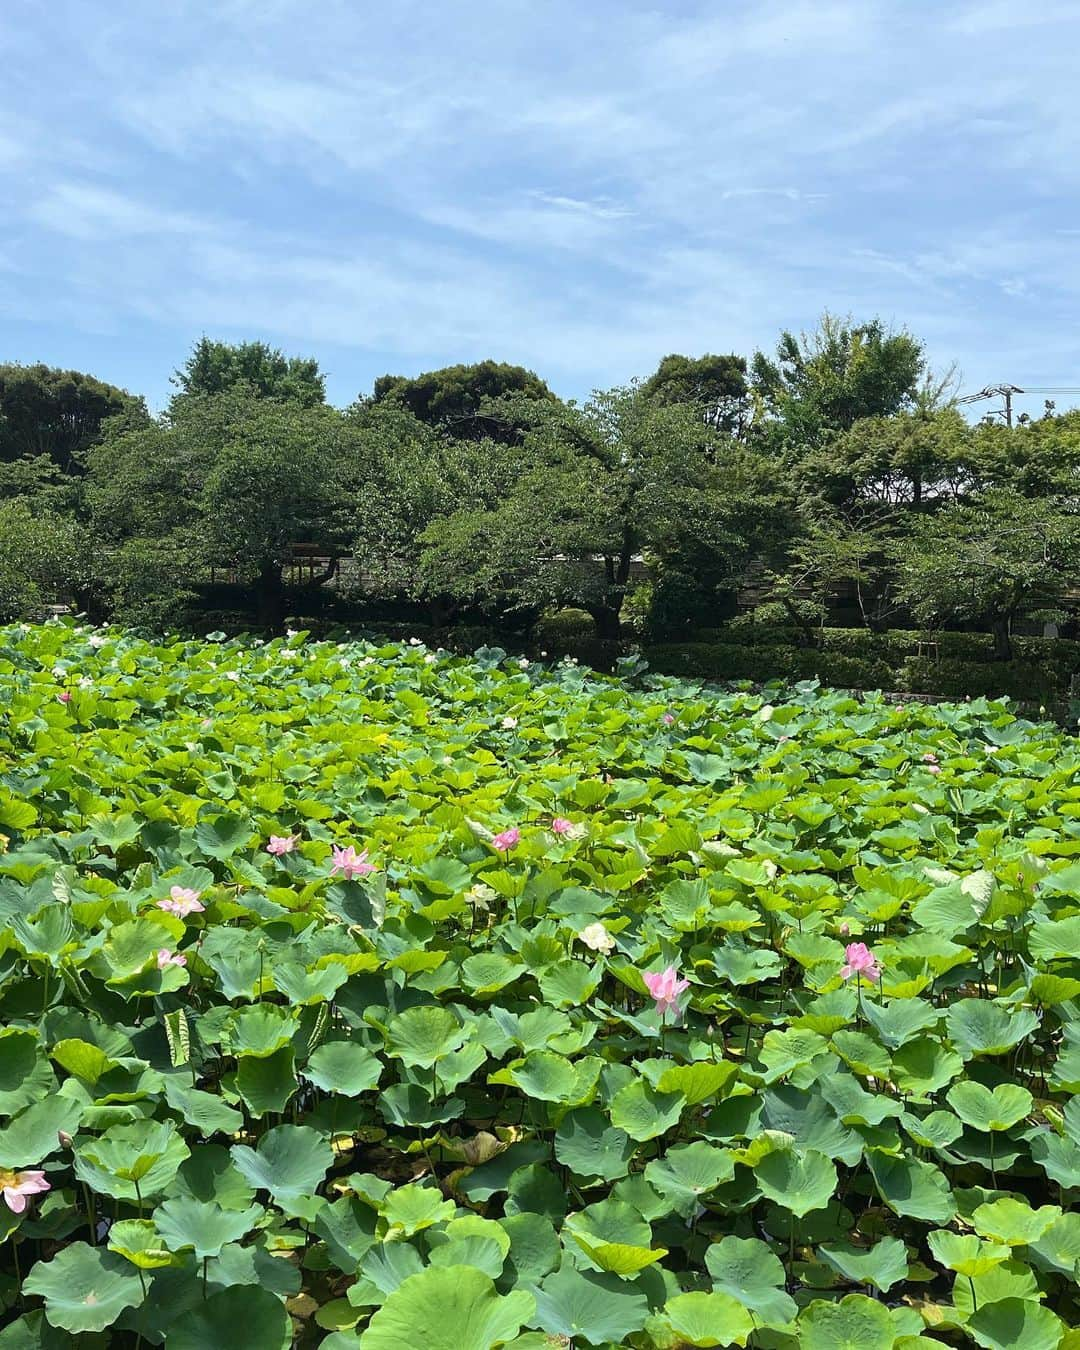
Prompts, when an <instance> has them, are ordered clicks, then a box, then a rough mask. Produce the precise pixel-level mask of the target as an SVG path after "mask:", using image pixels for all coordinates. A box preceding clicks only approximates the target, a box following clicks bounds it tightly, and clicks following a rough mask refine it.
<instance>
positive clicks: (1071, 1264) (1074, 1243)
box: [1031, 1210, 1080, 1276]
mask: <svg viewBox="0 0 1080 1350" xmlns="http://www.w3.org/2000/svg"><path fill="white" fill-rule="evenodd" d="M1031 1255H1032V1257H1033V1258H1034V1259H1035V1261H1036V1262H1037V1263H1038V1265H1039V1266H1040V1268H1041V1269H1043V1270H1056V1271H1058V1272H1059V1273H1060V1274H1062V1275H1069V1276H1071V1275H1073V1274H1074V1273H1075V1271H1076V1263H1077V1262H1078V1261H1080V1214H1078V1213H1076V1211H1075V1210H1070V1211H1069V1212H1068V1213H1066V1214H1063V1215H1062V1216H1061V1218H1059V1219H1055V1220H1054V1222H1053V1223H1052V1224H1051V1225H1050V1227H1049V1228H1048V1229H1047V1230H1046V1232H1045V1233H1044V1234H1043V1235H1042V1237H1041V1238H1039V1239H1038V1240H1037V1241H1036V1242H1034V1243H1033V1244H1032V1247H1031Z"/></svg>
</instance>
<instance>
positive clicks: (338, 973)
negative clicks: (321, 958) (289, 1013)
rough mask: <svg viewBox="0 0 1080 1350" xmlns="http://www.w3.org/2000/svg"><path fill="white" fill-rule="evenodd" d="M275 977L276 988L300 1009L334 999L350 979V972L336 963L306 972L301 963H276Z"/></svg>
mask: <svg viewBox="0 0 1080 1350" xmlns="http://www.w3.org/2000/svg"><path fill="white" fill-rule="evenodd" d="M273 977H274V987H275V988H276V989H280V991H281V992H282V993H283V994H284V995H285V997H286V998H287V999H288V1000H289V1002H290V1003H292V1004H295V1005H296V1006H298V1007H299V1006H302V1005H303V1004H309V1003H325V1002H327V1001H328V1000H330V999H332V998H333V997H334V995H335V994H336V993H337V991H338V990H339V989H340V988H341V986H342V985H343V984H344V983H345V981H346V980H347V979H348V978H349V972H348V970H347V969H346V967H345V966H344V965H343V964H341V963H339V962H336V961H335V962H334V963H333V964H332V965H328V966H323V967H322V968H321V969H319V970H305V969H304V967H303V966H302V965H301V964H300V962H299V961H275V962H274V970H273Z"/></svg>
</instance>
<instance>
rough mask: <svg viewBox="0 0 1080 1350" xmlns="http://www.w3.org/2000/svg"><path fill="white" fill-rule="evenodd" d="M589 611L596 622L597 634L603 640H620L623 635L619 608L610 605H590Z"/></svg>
mask: <svg viewBox="0 0 1080 1350" xmlns="http://www.w3.org/2000/svg"><path fill="white" fill-rule="evenodd" d="M588 612H589V614H590V615H591V616H592V621H593V623H594V624H596V636H597V637H598V638H600V639H601V641H603V642H618V641H619V638H620V637H621V636H622V626H621V624H620V621H619V611H618V609H615V608H612V607H611V606H610V605H590V606H588Z"/></svg>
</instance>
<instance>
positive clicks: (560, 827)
mask: <svg viewBox="0 0 1080 1350" xmlns="http://www.w3.org/2000/svg"><path fill="white" fill-rule="evenodd" d="M551 833H552V834H558V835H564V834H573V833H574V822H573V821H572V820H567V819H566V817H565V816H556V817H555V819H554V820H553V821H552V822H551Z"/></svg>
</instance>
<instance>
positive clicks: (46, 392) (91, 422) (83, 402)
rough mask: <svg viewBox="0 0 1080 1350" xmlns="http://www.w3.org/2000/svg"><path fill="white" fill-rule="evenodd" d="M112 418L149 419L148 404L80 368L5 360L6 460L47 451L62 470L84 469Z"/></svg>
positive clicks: (1, 403)
mask: <svg viewBox="0 0 1080 1350" xmlns="http://www.w3.org/2000/svg"><path fill="white" fill-rule="evenodd" d="M110 419H120V420H121V421H125V420H135V421H145V420H146V408H145V407H144V406H143V403H142V400H141V399H134V398H132V396H131V395H130V394H128V393H126V392H125V391H124V390H123V389H117V388H116V387H115V385H111V384H104V383H103V382H102V381H101V380H96V379H94V377H93V376H92V375H83V374H81V373H80V372H79V371H76V370H54V369H52V368H51V367H49V366H43V365H34V366H22V365H16V364H7V365H0V465H3V464H10V463H11V462H12V461H15V460H21V459H30V460H33V459H36V458H38V457H44V458H45V459H47V460H49V461H51V462H52V463H53V464H54V465H55V466H56V467H57V468H58V469H59V470H60V471H61V472H63V473H67V474H78V473H80V472H81V470H82V457H83V455H84V454H85V452H86V451H87V450H88V449H89V448H90V447H91V446H92V445H96V444H97V442H98V441H99V440H100V439H101V436H102V433H103V429H104V427H105V426H106V424H107V423H108V422H109V421H110ZM2 481H3V480H0V482H2Z"/></svg>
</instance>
